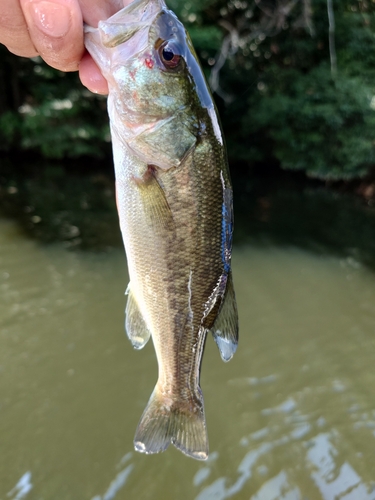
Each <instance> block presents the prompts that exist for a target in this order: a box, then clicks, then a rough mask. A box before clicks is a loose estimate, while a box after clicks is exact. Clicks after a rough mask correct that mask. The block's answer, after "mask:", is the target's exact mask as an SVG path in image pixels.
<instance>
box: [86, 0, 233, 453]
mask: <svg viewBox="0 0 375 500" xmlns="http://www.w3.org/2000/svg"><path fill="white" fill-rule="evenodd" d="M85 43H86V46H87V49H88V51H89V52H90V53H91V55H92V56H93V58H94V60H95V61H96V62H97V64H98V66H99V67H100V69H101V71H102V73H103V75H104V76H105V78H106V79H107V80H108V85H109V97H108V111H109V116H110V123H111V135H112V143H113V153H114V163H115V171H116V193H117V206H118V211H119V217H120V227H121V231H122V235H123V240H124V245H125V249H126V254H127V260H128V268H129V275H130V283H129V287H128V290H127V293H128V300H127V306H126V325H125V326H126V331H127V334H128V336H129V338H130V340H131V342H132V344H133V346H134V347H135V348H136V349H140V348H142V347H143V346H144V345H145V344H146V342H147V341H148V339H149V337H150V336H152V339H153V343H154V346H155V351H156V355H157V360H158V367H159V375H158V381H157V384H156V386H155V389H154V392H153V393H152V395H151V398H150V401H149V403H148V405H147V407H146V409H145V411H144V413H143V415H142V417H141V420H140V423H139V425H138V428H137V431H136V435H135V439H134V444H135V448H136V450H138V451H141V452H144V453H157V452H160V451H164V450H165V449H166V448H167V447H168V446H169V444H170V443H171V442H172V443H173V444H174V445H175V446H176V447H177V448H179V449H180V450H181V451H182V452H183V453H185V454H186V455H189V456H191V457H193V458H196V459H200V460H204V459H206V458H207V456H208V439H207V430H206V423H205V417H204V407H203V398H202V393H201V389H200V386H199V373H200V365H201V360H202V354H203V349H204V344H205V339H206V335H207V332H208V331H211V332H212V334H213V336H214V339H215V341H216V343H217V345H218V347H219V350H220V354H221V357H222V358H223V360H224V361H229V359H231V357H232V356H233V354H234V352H235V350H236V348H237V340H238V318H237V308H236V301H235V296H234V290H233V283H232V276H231V268H230V264H231V250H232V231H233V209H232V187H231V182H230V177H229V171H228V166H227V159H226V151H225V146H224V143H223V138H222V133H221V129H220V125H219V122H218V118H217V113H216V108H215V105H214V103H213V101H212V97H211V95H210V92H209V90H208V87H207V84H206V82H205V79H204V76H203V73H202V70H201V68H200V66H199V62H198V60H197V56H196V54H195V52H194V49H193V47H192V44H191V41H190V38H189V36H188V34H187V33H186V31H185V29H184V27H183V25H182V24H181V23H180V21H179V20H178V19H177V17H176V16H175V15H174V13H173V12H171V11H170V10H168V9H167V7H166V5H165V3H164V1H163V0H136V1H135V2H134V3H132V4H130V5H129V6H128V7H126V8H125V9H123V10H121V11H120V12H118V13H117V14H115V15H114V16H112V17H111V18H110V19H108V20H107V21H103V22H100V23H99V26H98V28H97V29H93V28H90V27H86V35H85Z"/></svg>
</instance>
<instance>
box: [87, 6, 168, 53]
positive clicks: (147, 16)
mask: <svg viewBox="0 0 375 500" xmlns="http://www.w3.org/2000/svg"><path fill="white" fill-rule="evenodd" d="M166 9H167V6H166V4H165V2H164V0H135V1H134V2H132V3H130V4H129V5H127V6H126V7H124V8H123V9H121V10H120V11H119V12H117V13H116V14H114V15H113V16H112V17H110V18H109V19H107V20H106V21H99V24H98V28H97V29H98V31H99V34H100V39H101V42H102V44H103V46H104V47H107V48H113V47H116V46H117V45H121V44H122V43H125V42H127V41H128V40H129V39H130V38H132V37H133V36H134V35H135V34H136V33H138V32H139V31H140V30H142V29H144V28H149V27H150V25H151V24H152V22H153V20H154V19H155V18H156V16H157V15H158V14H159V13H160V12H161V11H162V10H166ZM92 30H93V29H92V28H91V27H89V26H88V27H85V33H90V32H92Z"/></svg>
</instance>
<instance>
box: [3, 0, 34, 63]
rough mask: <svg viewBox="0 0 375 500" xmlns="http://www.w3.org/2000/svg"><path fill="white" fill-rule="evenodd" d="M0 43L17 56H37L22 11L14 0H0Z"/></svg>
mask: <svg viewBox="0 0 375 500" xmlns="http://www.w3.org/2000/svg"><path fill="white" fill-rule="evenodd" d="M0 43H2V44H4V45H5V46H6V47H8V49H9V50H10V51H11V52H13V54H16V55H17V56H23V57H34V56H36V55H37V54H38V53H37V51H36V49H35V47H34V45H33V43H32V41H31V38H30V36H29V32H28V30H27V24H26V20H25V18H24V15H23V12H22V9H21V7H20V5H19V3H18V1H16V0H1V14H0Z"/></svg>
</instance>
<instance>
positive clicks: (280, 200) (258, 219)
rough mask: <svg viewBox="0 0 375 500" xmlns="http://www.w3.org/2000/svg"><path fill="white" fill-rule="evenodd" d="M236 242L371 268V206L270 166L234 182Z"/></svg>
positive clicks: (374, 261)
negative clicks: (348, 258)
mask: <svg viewBox="0 0 375 500" xmlns="http://www.w3.org/2000/svg"><path fill="white" fill-rule="evenodd" d="M234 189H235V198H234V201H235V214H236V220H235V243H239V244H241V243H251V244H260V245H278V246H286V247H287V246H295V247H297V248H301V249H304V250H308V251H311V252H314V253H318V254H332V255H337V256H351V257H353V258H355V259H358V260H360V261H362V262H363V263H365V264H367V265H368V266H369V267H371V268H372V269H375V231H374V226H375V204H374V200H368V201H367V200H365V199H363V198H361V197H359V196H358V195H355V194H353V193H348V192H345V191H343V190H342V189H341V190H340V189H338V188H337V187H335V188H334V189H332V187H329V186H327V185H325V184H323V183H321V182H319V181H312V180H310V181H309V180H306V179H305V178H304V177H303V176H301V175H296V174H289V173H287V172H280V171H278V170H276V169H272V168H270V169H269V170H266V171H265V172H257V175H255V176H254V175H253V176H247V177H243V178H241V176H239V177H238V178H235V179H234Z"/></svg>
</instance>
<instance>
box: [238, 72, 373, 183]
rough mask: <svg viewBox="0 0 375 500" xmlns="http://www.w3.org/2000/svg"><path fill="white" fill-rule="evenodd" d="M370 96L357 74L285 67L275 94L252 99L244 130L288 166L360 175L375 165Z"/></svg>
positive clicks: (328, 175)
mask: <svg viewBox="0 0 375 500" xmlns="http://www.w3.org/2000/svg"><path fill="white" fill-rule="evenodd" d="M263 91H264V92H265V90H263ZM370 95H371V94H370V89H369V88H368V87H367V86H364V85H363V83H362V81H361V80H360V79H358V78H354V77H346V78H338V79H337V81H333V80H332V78H331V74H330V69H329V67H327V65H321V66H319V67H317V68H314V69H313V70H312V71H310V72H309V73H308V74H305V75H299V74H298V73H297V72H296V71H295V70H285V71H284V73H283V75H282V79H279V80H278V81H277V83H275V82H274V84H273V88H272V94H271V92H270V91H269V90H268V96H267V98H264V97H263V98H261V99H260V100H259V101H258V102H254V99H252V102H251V103H249V109H252V112H251V113H248V114H246V115H245V117H244V118H243V120H242V124H243V130H244V132H245V135H246V134H248V135H249V137H251V136H254V135H255V134H256V133H258V134H259V133H262V134H263V135H264V137H265V138H267V142H268V144H269V145H270V146H271V149H272V151H273V154H274V156H275V157H276V158H277V159H278V160H279V161H280V163H281V165H282V166H283V167H284V168H287V169H296V170H303V171H305V172H306V173H307V175H309V176H311V177H319V178H324V179H330V180H340V179H344V180H349V179H352V178H355V177H361V176H364V175H366V174H367V173H368V172H369V170H370V169H371V168H372V166H373V165H374V163H375V148H374V134H373V130H374V129H375V111H374V110H373V109H372V108H371V107H370V104H371V99H370Z"/></svg>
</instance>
